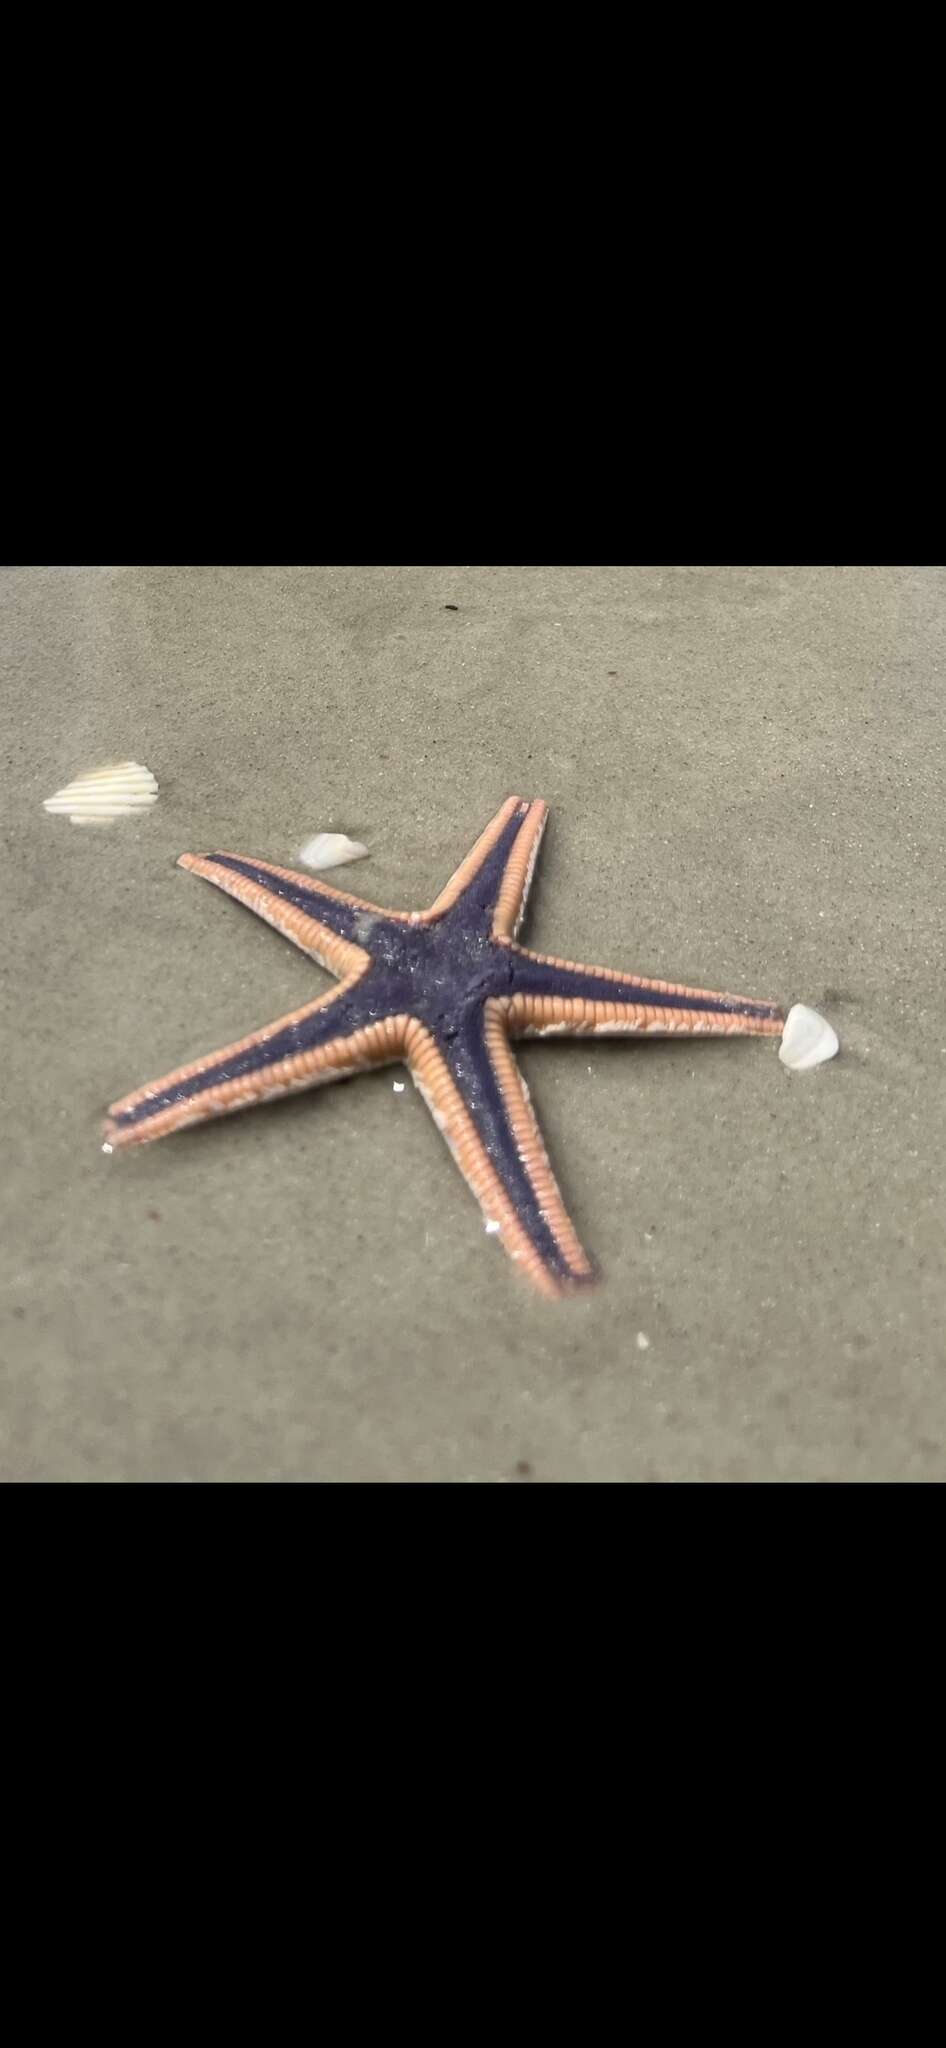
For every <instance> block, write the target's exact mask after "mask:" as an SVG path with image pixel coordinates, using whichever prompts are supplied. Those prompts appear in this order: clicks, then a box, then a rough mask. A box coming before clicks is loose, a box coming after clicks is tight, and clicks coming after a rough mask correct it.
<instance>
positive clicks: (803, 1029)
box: [778, 1003, 839, 1074]
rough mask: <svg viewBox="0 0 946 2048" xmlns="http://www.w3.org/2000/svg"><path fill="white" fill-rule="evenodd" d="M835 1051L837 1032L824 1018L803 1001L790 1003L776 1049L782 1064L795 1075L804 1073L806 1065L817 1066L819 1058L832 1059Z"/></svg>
mask: <svg viewBox="0 0 946 2048" xmlns="http://www.w3.org/2000/svg"><path fill="white" fill-rule="evenodd" d="M838 1050H839V1047H838V1034H837V1032H836V1031H834V1030H832V1027H831V1025H830V1024H829V1023H828V1020H827V1018H826V1017H822V1016H819V1013H818V1011H817V1010H809V1008H808V1005H807V1003H793V1004H792V1007H791V1009H790V1010H789V1013H788V1016H787V1017H786V1019H785V1029H784V1031H783V1032H782V1043H781V1045H780V1046H779V1049H778V1056H779V1059H780V1060H781V1061H782V1064H783V1066H786V1067H791V1069H792V1071H793V1072H794V1073H796V1074H805V1073H807V1071H808V1069H809V1067H820V1066H821V1063H822V1061H823V1060H833V1058H834V1055H835V1053H836V1052H837V1051H838Z"/></svg>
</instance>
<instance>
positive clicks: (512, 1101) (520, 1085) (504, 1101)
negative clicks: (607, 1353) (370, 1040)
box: [405, 1000, 593, 1295]
mask: <svg viewBox="0 0 946 2048" xmlns="http://www.w3.org/2000/svg"><path fill="white" fill-rule="evenodd" d="M405 1048H406V1056H407V1061H408V1066H409V1068H410V1072H411V1076H412V1079H413V1081H414V1083H415V1086H416V1087H417V1088H418V1089H419V1091H420V1093H421V1094H422V1095H423V1097H424V1100H425V1101H426V1103H427V1106H428V1108H429V1109H430V1111H431V1114H432V1115H433V1118H434V1121H435V1123H436V1124H437V1127H438V1129H439V1130H440V1131H442V1133H443V1135H444V1137H445V1138H446V1141H447V1144H448V1145H449V1147H450V1150H451V1152H452V1153H453V1156H454V1158H455V1160H456V1162H457V1165H458V1166H459V1168H460V1171H461V1173H462V1174H463V1176H464V1178H465V1179H466V1181H467V1182H468V1184H469V1187H470V1188H471V1190H472V1192H473V1194H474V1195H475V1196H476V1199H477V1201H478V1202H479V1204H480V1207H481V1209H482V1211H483V1214H484V1216H485V1218H486V1227H487V1230H489V1231H490V1232H493V1233H495V1234H496V1235H498V1237H499V1240H500V1243H501V1244H502V1245H503V1247H504V1249H505V1251H507V1252H508V1254H509V1256H510V1257H511V1258H512V1259H513V1260H515V1261H516V1263H517V1264H519V1265H520V1266H521V1268H522V1270H523V1271H524V1272H525V1273H526V1274H527V1276H528V1278H529V1279H530V1280H531V1281H532V1283H533V1285H534V1286H536V1287H537V1288H539V1290H540V1291H541V1292H542V1293H544V1294H547V1295H560V1294H563V1293H565V1292H568V1291H570V1290H571V1289H572V1288H573V1287H575V1286H577V1285H580V1284H581V1283H582V1282H584V1281H588V1280H590V1279H592V1278H593V1269H592V1266H591V1262H590V1260H589V1259H588V1257H587V1254H586V1253H585V1251H584V1250H583V1248H582V1246H581V1243H580V1241H579V1239H578V1236H577V1233H576V1231H575V1228H574V1225H573V1224H572V1222H571V1219H570V1217H569V1215H568V1212H567V1210H566V1208H565V1204H564V1202H563V1201H562V1197H561V1194H560V1193H559V1189H558V1187H557V1184H556V1181H555V1177H554V1174H553V1172H552V1168H551V1166H550V1164H549V1160H548V1155H547V1153H546V1149H545V1145H544V1143H543V1140H542V1134H541V1132H540V1130H539V1126H538V1123H537V1122H536V1118H535V1115H534V1112H533V1110H532V1107H531V1104H530V1101H529V1094H528V1090H527V1088H526V1085H525V1082H524V1081H523V1079H522V1076H521V1074H520V1073H519V1070H518V1067H517V1066H516V1062H515V1058H514V1056H513V1052H512V1048H511V1047H510V1044H509V1040H508V1037H507V1033H506V1026H505V1020H504V1017H503V1013H502V1006H501V1004H500V1003H498V1002H496V1001H492V1000H490V1001H487V1002H486V1003H484V1004H482V1005H480V1006H477V1007H475V1008H473V1009H472V1010H471V1011H470V1012H468V1013H467V1015H466V1017H465V1018H464V1020H463V1022H462V1023H461V1025H460V1026H459V1028H458V1029H457V1031H456V1033H455V1034H454V1035H453V1036H452V1037H447V1036H445V1035H441V1034H440V1033H439V1032H437V1033H435V1032H434V1031H433V1030H431V1029H430V1028H429V1027H428V1026H426V1025H424V1024H422V1023H421V1022H420V1020H419V1019H417V1018H413V1017H412V1018H411V1019H410V1021H409V1023H408V1026H407V1032H406V1040H405Z"/></svg>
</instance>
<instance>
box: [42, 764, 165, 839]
mask: <svg viewBox="0 0 946 2048" xmlns="http://www.w3.org/2000/svg"><path fill="white" fill-rule="evenodd" d="M157 801H158V785H157V782H156V781H155V778H154V776H153V775H152V773H151V770H150V768H143V767H142V766H141V763H140V762H139V761H116V762H115V763H114V764H113V766H112V767H110V768H95V769H93V770H92V771H91V773H90V774H88V775H80V776H77V777H76V780H75V782H68V783H67V784H66V787H65V789H58V790H57V791H56V794H55V796H48V797H47V798H46V801H45V803H44V805H43V809H44V811H49V813H50V815H51V816H54V817H55V816H57V815H62V816H64V817H67V818H69V820H70V822H71V823H72V824H73V825H110V824H111V822H112V819H113V818H128V817H131V815H132V813H133V812H134V811H150V809H151V806H152V804H156V803H157Z"/></svg>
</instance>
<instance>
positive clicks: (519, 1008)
mask: <svg viewBox="0 0 946 2048" xmlns="http://www.w3.org/2000/svg"><path fill="white" fill-rule="evenodd" d="M508 971H509V993H508V994H507V995H506V996H505V997H504V999H503V1007H504V1010H505V1015H506V1022H507V1028H508V1030H509V1032H510V1034H511V1035H512V1036H513V1037H514V1038H522V1037H526V1036H529V1037H541V1036H545V1035H547V1034H549V1033H551V1032H563V1033H574V1034H576V1035H578V1034H581V1033H585V1032H596V1033H600V1034H602V1035H618V1034H620V1033H622V1032H636V1033H638V1034H642V1033H646V1034H647V1035H655V1036H663V1035H665V1034H667V1033H671V1032H672V1033H677V1032H690V1033H694V1034H697V1033H698V1034H702V1035H707V1034H710V1033H725V1034H726V1035H727V1036H728V1035H731V1034H738V1033H745V1034H748V1035H751V1036H768V1037H777V1036H780V1035H781V1032H782V1030H783V1028H784V1023H785V1017H784V1012H783V1011H782V1010H781V1009H780V1007H779V1005H778V1004H777V1003H769V1002H755V1001H753V1000H752V999H751V998H749V997H745V996H732V995H724V994H721V993H720V992H719V991H717V990H715V989H706V988H688V987H686V986H685V985H684V984H683V983H682V982H672V981H651V980H648V979H647V978H646V977H645V976H644V975H630V974H618V973H616V972H615V971H614V970H613V969H611V968H608V967H583V966H581V965H580V964H579V963H577V962H575V961H571V960H558V959H555V958H554V957H552V956H549V955H547V954H543V953H532V952H529V951H528V949H527V948H526V947H523V946H516V945H513V946H510V948H509V952H508Z"/></svg>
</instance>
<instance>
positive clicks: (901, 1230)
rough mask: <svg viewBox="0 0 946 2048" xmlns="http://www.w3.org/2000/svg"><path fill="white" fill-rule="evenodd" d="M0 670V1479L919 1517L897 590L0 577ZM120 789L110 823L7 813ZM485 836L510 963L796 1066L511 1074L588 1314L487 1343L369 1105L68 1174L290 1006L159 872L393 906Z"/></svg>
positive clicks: (448, 1193)
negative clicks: (672, 993) (125, 780)
mask: <svg viewBox="0 0 946 2048" xmlns="http://www.w3.org/2000/svg"><path fill="white" fill-rule="evenodd" d="M453 605H455V606H456V607H457V610H456V611H453V610H448V609H446V607H447V606H453ZM0 672H2V714H3V724H4V747H3V757H4V758H3V789H4V801H3V835H4V863H3V886H2V896H3V902H4V910H5V915H4V920H3V929H4V945H5V955H6V957H5V962H4V965H5V968H6V973H5V975H4V977H3V996H2V1002H3V1011H2V1029H3V1044H4V1057H5V1064H6V1073H7V1081H8V1093H7V1101H6V1107H5V1114H4V1139H5V1147H4V1165H5V1172H4V1176H3V1217H2V1238H0V1243H2V1251H0V1356H2V1366H0V1475H2V1477H3V1478H4V1479H6V1480H8V1481H9V1480H14V1481H35V1480H67V1481H88V1480H105V1481H116V1480H132V1481H153V1480H213V1481H218V1480H255V1481H260V1480H326V1481H338V1480H382V1481H405V1480H424V1481H437V1480H446V1481H464V1480H466V1481H500V1482H506V1481H508V1482H509V1483H512V1484H517V1485H519V1484H530V1483H532V1484H534V1483H540V1482H542V1481H543V1480H565V1481H580V1480H609V1481H614V1480H667V1481H678V1480H688V1479H693V1480H709V1481H717V1480H741V1481H745V1480H802V1479H822V1480H836V1481H852V1480H868V1479H880V1480H895V1479H942V1478H944V1477H946V1335H944V1332H946V1281H944V1274H943V1222H944V1202H943V1193H942V1183H943V1157H944V1149H946V1148H944V1137H946V1128H944V1126H946V1024H944V1020H943V1007H942V990H943V965H944V961H943V909H942V905H943V898H944V862H943V842H944V821H946V803H944V795H946V791H944V781H946V777H944V758H946V750H944V712H943V697H944V679H946V571H944V570H941V569H932V570H931V569H920V570H910V569H893V568H887V569H855V570H843V569H818V570H798V569H771V570H770V569H726V570H717V569H698V568H696V569H614V568H611V569H577V568H576V569H464V568H454V569H398V568H390V569H367V570H365V569H143V570H142V569H107V568H106V569H82V568H78V569H75V568H73V569H30V570H26V569H14V570H10V569H8V570H4V571H2V572H0ZM124 757H131V758H133V759H135V760H137V761H141V762H144V763H146V764H147V766H148V767H150V768H152V769H153V770H154V772H155V774H156V775H157V776H158V779H159V782H160V785H161V797H160V801H159V803H158V805H157V807H156V808H155V810H154V811H153V812H151V813H150V814H148V815H146V816H143V817H141V818H140V819H139V818H128V819H123V820H121V821H119V822H117V823H116V824H114V825H113V826H111V827H110V828H108V829H102V830H98V829H95V828H91V829H88V830H78V829H76V828H74V827H72V826H71V825H69V823H68V822H67V821H66V820H65V819H64V818H61V817H59V818H53V817H48V816H47V815H46V814H45V813H44V811H43V809H42V800H43V798H44V797H47V796H50V795H52V793H53V792H54V791H55V790H56V789H58V788H59V787H60V786H61V785H62V784H63V783H65V782H67V781H69V780H70V779H71V778H72V777H73V776H74V775H76V774H78V773H79V771H80V770H82V769H86V768H91V767H95V766H98V765H99V764H100V763H101V762H102V761H104V760H108V759H114V758H119V759H120V758H124ZM511 791H516V792H518V793H520V794H521V795H523V796H529V797H531V796H542V797H545V798H546V799H547V800H548V801H549V803H550V805H551V820H550V824H549V828H548V831H547V833H546V838H545V843H544V847H543V852H542V858H541V861H540V865H539V870H538V874H537V879H536V884H535V887H534V890H533V895H532V899H531V907H530V914H529V920H528V925H527V927H526V931H525V933H524V936H525V937H526V938H527V939H528V942H529V943H530V944H531V945H534V946H535V947H536V948H538V949H539V950H541V951H547V952H554V953H557V954H563V955H567V956H569V957H571V958H574V959H579V960H584V961H594V962H599V963H601V964H604V965H610V966H615V967H619V968H624V969H628V970H630V969H635V970H637V971H639V972H640V973H643V974H647V975H655V976H660V977H665V978H667V979H670V980H681V981H687V982H691V983H695V984H697V985H698V986H701V987H709V988H721V989H727V990H732V991H735V992H739V993H745V994H746V995H749V996H759V997H765V998H775V999H776V1000H778V1001H780V1002H782V1003H784V1004H785V1005H788V1004H789V1003H790V1002H792V1001H794V1000H802V1001H805V1002H809V1003H811V1004H813V1005H814V1006H815V1007H816V1008H818V1009H821V1010H823V1011H824V1012H825V1014H826V1015H827V1016H829V1017H830V1019H831V1021H832V1022H833V1023H834V1024H835V1026H836V1028H837V1030H838V1032H839V1035H840V1038H841V1044H842V1052H841V1056H840V1058H839V1059H837V1060H835V1061H834V1062H832V1063H831V1064H830V1065H828V1066H826V1067H823V1068H821V1069H819V1070H818V1071H817V1072H816V1073H814V1074H803V1075H791V1074H788V1073H787V1072H786V1071H785V1070H784V1068H783V1067H782V1066H781V1064H780V1062H779V1060H778V1057H777V1045H776V1043H774V1042H773V1043H769V1042H767V1041H765V1040H751V1039H748V1040H745V1041H736V1042H730V1043H727V1042H725V1041H716V1040H714V1041H696V1042H694V1041H692V1040H691V1041H681V1042H679V1043H677V1044H673V1043H635V1042H631V1041H625V1042H620V1041H616V1042H610V1043H608V1042H600V1041H599V1042H594V1041H587V1040H581V1041H574V1042H568V1041H565V1040H555V1041H550V1042H548V1043H546V1044H535V1045H531V1046H526V1047H525V1048H524V1049H523V1050H522V1053H521V1060H522V1067H523V1071H524V1073H525V1075H526V1078H527V1081H528V1084H529V1087H530V1089H531V1091H532V1095H533V1100H534V1102H535V1105H536V1108H537V1110H538V1113H539V1117H540V1119H541V1122H542V1125H543V1128H544V1131H545V1134H546V1138H547V1142H548V1145H549V1150H550V1153H551V1156H552V1161H553V1164H554V1166H555V1169H556V1172H557V1175H558V1179H559V1182H560V1185H561V1187H562V1191H563V1194H564V1196H565V1199H566V1202H567V1204H568V1206H569V1209H570V1211H571V1214H572V1216H573V1218H574V1221H575V1223H576V1225H577V1228H578V1230H579V1233H580V1235H581V1237H582V1239H583V1241H584V1243H585V1245H586V1247H587V1248H588V1250H589V1251H590V1252H591V1254H592V1255H593V1257H594V1258H595V1259H596V1261H597V1263H598V1265H599V1266H600V1269H601V1279H600V1281H599V1283H598V1285H597V1286H596V1287H595V1288H594V1289H593V1290H590V1291H589V1292H588V1293H586V1294H584V1295H582V1296H580V1297H578V1298H576V1299H574V1300H571V1301H566V1302H563V1303H556V1302H549V1301H546V1300H543V1299H541V1298H540V1297H537V1296H536V1297H533V1295H532V1294H531V1293H530V1292H529V1291H528V1290H527V1288H526V1286H525V1285H524V1283H523V1282H522V1281H521V1279H520V1278H519V1276H518V1275H517V1274H516V1272H515V1270H514V1269H513V1267H512V1266H511V1265H510V1263H509V1262H508V1260H507V1259H506V1258H505V1257H504V1256H503V1254H502V1252H501V1251H500V1250H499V1249H498V1247H497V1246H496V1244H495V1243H494V1242H493V1241H492V1240H491V1239H490V1238H488V1237H487V1236H486V1234H485V1232H484V1229H483V1224H482V1219H481V1216H480V1212H479V1210H478V1208H477V1206H476V1204H475V1203H474V1201H473V1199H472V1197H471V1195H470V1193H469V1192H468V1190H467V1188H466V1187H465V1185H464V1183H463V1181H462V1180H461V1178H460V1176H459V1174H458V1173H457V1171H456V1168H455V1167H454V1165H453V1164H452V1162H451V1159H450V1157H449V1154H448V1153H447V1150H446V1148H445V1146H444V1144H443V1141H442V1139H441V1138H440V1136H439V1135H438V1133H437V1131H436V1129H435V1128H434V1126H433V1123H432V1122H431V1120H430V1118H429V1116H428V1115H427V1113H426V1111H425V1109H424V1107H423V1104H422V1102H421V1100H420V1098H419V1097H418V1096H417V1095H416V1094H415V1092H414V1090H413V1089H412V1088H411V1087H410V1085H408V1086H407V1087H406V1088H405V1089H404V1090H403V1091H400V1092H398V1091H396V1090H395V1088H394V1086H393V1083H394V1081H395V1080H400V1079H403V1078H404V1076H403V1075H402V1074H401V1073H400V1072H399V1071H398V1070H396V1069H391V1070H385V1071H383V1072H381V1073H378V1074H375V1075H371V1076H362V1077H359V1078H357V1079H355V1080H353V1081H350V1082H345V1083H342V1084H340V1085H339V1086H337V1087H332V1088H327V1089H323V1090H319V1091H316V1092H314V1093H312V1094H310V1095H301V1096H298V1097H296V1098H295V1099H292V1100H289V1101H287V1102H282V1103H277V1104H273V1105H271V1106H268V1107H266V1108H260V1109H254V1110H253V1111H252V1112H250V1113H248V1114H246V1115H243V1116H235V1117H231V1118H226V1119H223V1120H221V1121H220V1122H219V1123H216V1124H211V1125H205V1126H203V1127H200V1128H198V1129H195V1130H193V1131H186V1132H183V1133H180V1134H179V1135H176V1136H173V1137H171V1138H169V1139H167V1140H166V1141H165V1142H163V1143H160V1144H155V1145H153V1146H145V1147H142V1148H141V1149H140V1150H136V1151H133V1152H130V1153H128V1154H125V1155H122V1156H115V1157H111V1158H110V1157H108V1156H107V1155H105V1154H103V1152H102V1150H101V1133H100V1118H101V1116H102V1114H103V1112H104V1109H105V1107H106V1105H107V1104H108V1103H109V1102H110V1101H112V1100H114V1099H115V1097H116V1096H118V1095H120V1094H122V1093H124V1092H125V1091H126V1090H128V1089H131V1088H133V1087H135V1086H137V1085H139V1084H141V1083H143V1082H145V1081H147V1080H149V1079H151V1078H152V1077H154V1076H157V1075H160V1074H162V1073H164V1072H166V1071H167V1070H168V1069H169V1068H171V1067H173V1066H175V1065H177V1064H179V1063H182V1062H183V1061H185V1060H186V1059H189V1058H196V1057H197V1056H199V1055H200V1054H202V1053H204V1052H209V1051H211V1050H213V1049H214V1048H215V1047H217V1046H219V1045H223V1044H226V1043H227V1042H228V1041H230V1040H232V1039H234V1038H236V1037H238V1036H240V1035H241V1034H242V1033H244V1032H247V1031H250V1030H252V1029H254V1028H255V1027H256V1026H258V1025H260V1024H263V1023H265V1022H267V1021H269V1020H270V1019H272V1018H275V1017H278V1016H280V1015H282V1014H283V1013H284V1012H286V1011H289V1010H291V1009H293V1008H295V1007H297V1006H299V1005H301V1004H302V1003H304V1002H306V1001H308V1000H310V999H311V997H312V996H313V994H315V993H318V992H319V991H320V990H321V989H322V988H323V987H326V986H328V985H329V978H328V977H327V976H325V975H323V974H322V973H321V972H320V971H319V970H318V969H316V968H314V967H313V966H312V965H311V963H309V962H308V961H307V960H306V959H304V958H303V956H302V955H301V954H300V953H298V952H296V951H294V950H293V949H292V948H291V947H290V946H289V945H288V944H287V943H286V941H285V940H284V939H282V938H281V937H280V936H279V935H278V934H277V933H276V932H274V931H272V930H270V929H269V928H268V927H267V926H266V925H264V924H263V923H262V922H260V921H259V920H258V919H256V918H254V917H252V916H250V915H249V914H248V913H247V911H246V910H245V909H243V908H242V907H241V906H240V905H239V904H237V903H235V902H232V901H230V900H228V899H227V898H225V897H223V896H222V895H220V894H218V893H217V892H216V891H214V890H212V889H210V888H208V887H207V886H206V884H204V883H202V882H200V881H199V880H197V879H196V878H195V877H193V876H192V875H189V874H186V873H185V872H183V871H182V870H180V869H178V868H177V867H176V866H175V861H176V857H177V855H178V854H179V853H181V852H183V851H193V852H203V851H207V850H209V849H213V848H216V847H224V848H229V849H231V850H234V851H238V852H242V853H247V854H249V855H257V856H260V857H262V858H264V859H267V860H272V861H275V862H279V863H282V864H284V865H292V864H293V863H294V862H295V861H296V859H297V856H298V850H299V848H300V846H301V845H302V844H303V842H304V840H306V839H307V838H309V837H311V835H312V834H313V833H315V832H317V831H319V830H321V829H326V830H335V831H344V832H348V833H350V834H351V835H352V837H354V838H356V839H361V840H364V841H365V842H366V844H367V845H368V846H369V848H370V851H371V858H370V860H366V861H361V862H359V863H358V865H357V866H356V867H353V868H350V869H344V868H343V869H338V870H336V871H335V872H334V873H333V874H332V875H330V876H329V877H328V878H327V879H329V880H330V881H332V882H333V883H336V884H337V885H338V886H340V887H342V888H345V887H350V888H351V889H353V890H354V891H355V892H356V893H358V894H363V895H365V896H367V897H370V898H372V899H375V900H377V901H378V902H380V903H386V904H390V905H391V906H396V907H420V906H422V905H424V904H426V903H428V902H430V901H431V900H432V898H433V897H434V895H435V894H436V893H437V891H438V889H439V888H440V887H441V886H442V884H443V882H444V881H445V880H446V878H447V876H448V875H449V874H450V873H451V871H452V869H453V868H454V867H455V866H456V864H457V862H458V861H459V860H460V859H461V857H462V856H463V854H464V853H465V852H466V851H467V850H468V848H469V846H470V845H471V843H472V841H473V840H474V839H475V837H476V836H477V834H478V833H479V831H480V830H481V829H482V827H483V826H484V825H485V823H486V822H487V820H488V819H489V818H490V817H491V815H492V814H493V812H494V811H495V810H496V809H497V807H498V805H499V804H500V802H501V801H502V799H503V797H504V796H506V795H507V794H508V793H509V792H511Z"/></svg>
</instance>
